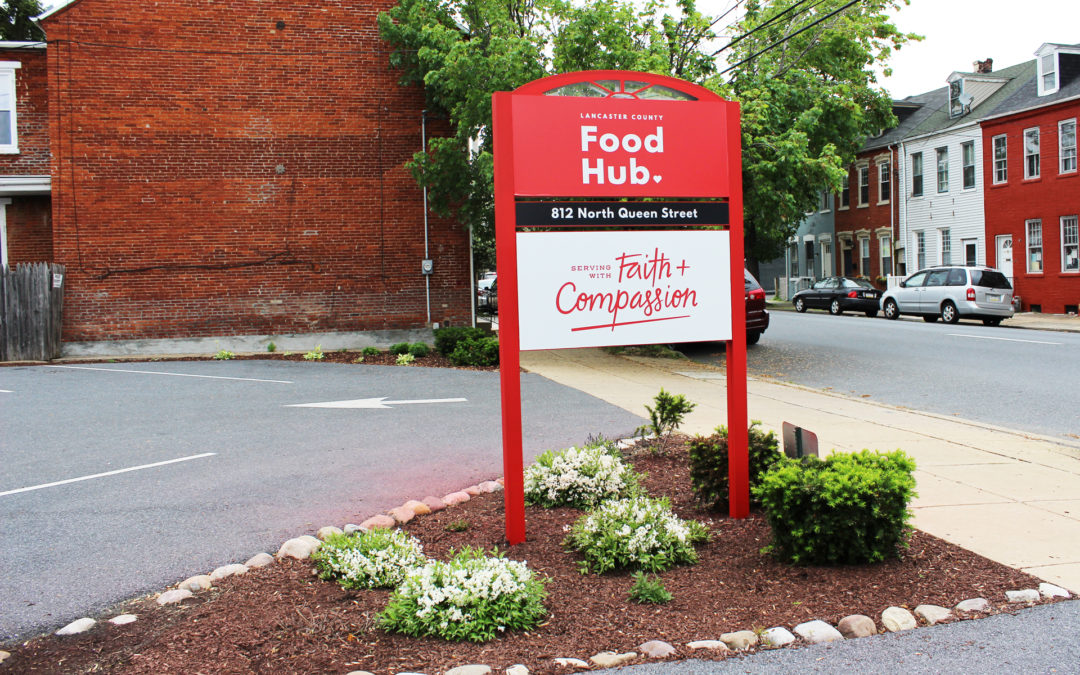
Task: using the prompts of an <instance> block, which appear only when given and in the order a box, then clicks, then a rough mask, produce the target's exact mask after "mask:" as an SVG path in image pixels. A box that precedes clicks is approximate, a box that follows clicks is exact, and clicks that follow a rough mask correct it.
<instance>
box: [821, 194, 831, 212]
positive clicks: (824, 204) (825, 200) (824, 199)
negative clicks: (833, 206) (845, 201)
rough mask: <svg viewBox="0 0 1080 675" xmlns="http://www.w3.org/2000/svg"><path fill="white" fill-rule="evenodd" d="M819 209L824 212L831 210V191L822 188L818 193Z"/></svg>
mask: <svg viewBox="0 0 1080 675" xmlns="http://www.w3.org/2000/svg"><path fill="white" fill-rule="evenodd" d="M818 210H819V211H820V212H822V213H828V212H829V210H830V209H829V191H828V190H822V191H821V193H820V194H819V195H818Z"/></svg>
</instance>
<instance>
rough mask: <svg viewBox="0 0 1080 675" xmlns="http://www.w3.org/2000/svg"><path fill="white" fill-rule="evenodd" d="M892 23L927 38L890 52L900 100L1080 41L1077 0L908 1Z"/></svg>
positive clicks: (722, 6) (704, 4) (727, 2)
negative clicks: (975, 68) (985, 66)
mask: <svg viewBox="0 0 1080 675" xmlns="http://www.w3.org/2000/svg"><path fill="white" fill-rule="evenodd" d="M732 4H733V0H698V9H699V10H700V11H702V12H703V13H705V14H711V15H717V14H721V13H723V12H724V11H725V10H726V9H728V8H729V7H731V5H732ZM732 16H734V15H732ZM895 22H896V25H897V27H898V28H899V29H900V30H901V31H903V32H906V33H918V34H919V35H922V36H923V37H925V38H926V39H925V40H923V41H922V42H911V43H908V44H907V45H905V46H904V48H903V49H901V50H900V51H897V52H894V53H893V56H892V58H891V59H890V66H891V67H892V69H893V71H894V72H893V75H892V76H891V77H888V78H881V77H880V76H879V78H878V81H879V83H880V84H881V85H882V86H884V87H885V88H886V89H887V90H888V91H889V93H890V94H891V95H892V96H893V98H904V97H906V96H912V95H914V94H921V93H923V92H926V91H931V90H933V89H937V88H939V87H944V86H945V80H946V78H948V77H949V75H950V74H951V73H952V72H953V71H957V70H958V71H962V72H970V71H971V70H972V65H971V64H972V63H973V62H974V61H976V60H979V61H983V60H985V59H987V58H992V59H994V69H995V70H997V69H1000V68H1005V67H1007V66H1012V65H1016V64H1018V63H1023V62H1024V61H1030V60H1032V59H1034V58H1035V57H1034V53H1035V50H1036V49H1038V48H1039V46H1040V45H1042V44H1043V43H1044V42H1060V43H1064V44H1077V43H1080V0H1022V1H1021V2H1016V0H1011V1H1009V2H1006V1H1005V0H911V4H910V5H907V6H901V8H900V11H899V13H898V14H897V17H896V21H895ZM723 23H725V24H726V23H727V20H725V21H724V22H723Z"/></svg>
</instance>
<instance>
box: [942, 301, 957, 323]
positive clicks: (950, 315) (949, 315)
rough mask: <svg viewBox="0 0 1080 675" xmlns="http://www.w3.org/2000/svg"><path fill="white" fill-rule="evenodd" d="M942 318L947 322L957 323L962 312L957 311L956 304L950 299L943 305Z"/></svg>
mask: <svg viewBox="0 0 1080 675" xmlns="http://www.w3.org/2000/svg"><path fill="white" fill-rule="evenodd" d="M941 320H942V321H944V322H945V323H956V322H957V321H959V320H960V312H958V311H956V305H954V304H952V303H951V302H949V301H948V300H946V301H945V304H943V305H942V306H941Z"/></svg>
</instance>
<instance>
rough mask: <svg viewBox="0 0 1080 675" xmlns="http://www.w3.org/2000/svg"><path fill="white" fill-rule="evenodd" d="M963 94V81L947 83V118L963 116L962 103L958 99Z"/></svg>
mask: <svg viewBox="0 0 1080 675" xmlns="http://www.w3.org/2000/svg"><path fill="white" fill-rule="evenodd" d="M963 94H964V81H963V80H954V81H952V82H950V83H949V117H960V116H961V115H963V114H964V102H963V100H961V98H960V97H961V96H963Z"/></svg>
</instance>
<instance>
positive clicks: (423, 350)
mask: <svg viewBox="0 0 1080 675" xmlns="http://www.w3.org/2000/svg"><path fill="white" fill-rule="evenodd" d="M409 353H410V354H412V355H413V356H415V357H416V358H418V359H422V358H424V357H425V356H427V355H428V354H430V353H431V347H428V346H427V345H426V344H424V343H423V342H414V343H412V344H411V345H409Z"/></svg>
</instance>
